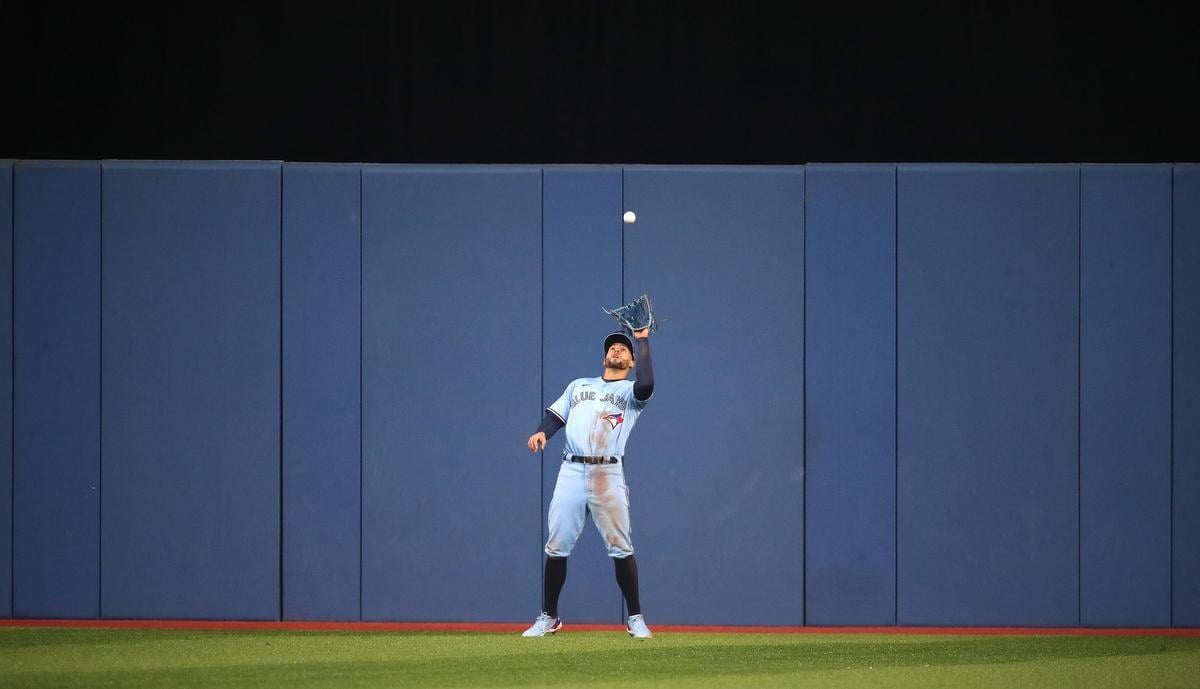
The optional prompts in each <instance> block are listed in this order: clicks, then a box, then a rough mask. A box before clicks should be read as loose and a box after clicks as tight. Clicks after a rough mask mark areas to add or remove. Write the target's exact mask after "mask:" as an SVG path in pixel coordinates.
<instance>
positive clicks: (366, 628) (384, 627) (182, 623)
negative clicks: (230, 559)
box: [0, 620, 1200, 637]
mask: <svg viewBox="0 0 1200 689" xmlns="http://www.w3.org/2000/svg"><path fill="white" fill-rule="evenodd" d="M527 626H528V625H527V624H526V623H518V622H250V621H239V620H0V627H76V628H101V629H209V630H226V631H240V630H251V631H305V632H496V633H512V632H520V631H522V630H524V629H525V628H526V627H527ZM651 628H652V629H653V630H654V631H655V632H674V633H680V634H692V633H715V634H738V633H742V634H948V635H956V636H1007V635H1013V636H1029V635H1037V634H1042V635H1057V636H1063V635H1065V636H1194V637H1200V628H1194V627H1188V628H1184V627H1176V628H1162V627H1158V628H1096V627H729V626H717V625H665V624H652V625H651ZM563 630H564V633H569V632H571V631H580V632H616V631H624V628H623V627H622V626H621V625H618V624H564V625H563Z"/></svg>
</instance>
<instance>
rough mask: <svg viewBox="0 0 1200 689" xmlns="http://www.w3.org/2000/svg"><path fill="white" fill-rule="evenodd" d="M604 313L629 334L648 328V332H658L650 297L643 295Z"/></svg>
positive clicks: (605, 310)
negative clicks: (615, 320)
mask: <svg viewBox="0 0 1200 689" xmlns="http://www.w3.org/2000/svg"><path fill="white" fill-rule="evenodd" d="M601 308H604V307H601ZM604 313H607V314H608V315H610V316H612V317H613V318H615V319H617V322H618V323H620V324H621V327H623V328H625V329H626V330H628V331H629V332H630V333H631V334H632V333H634V332H637V331H638V330H645V329H646V328H649V329H650V332H654V331H655V330H658V321H656V320H654V308H653V307H652V306H651V305H650V297H649V296H647V295H645V294H643V295H642V296H640V297H638V298H637V299H634V300H633V301H631V302H629V303H628V304H626V305H624V306H618V307H617V308H615V309H613V310H611V311H610V310H608V309H604Z"/></svg>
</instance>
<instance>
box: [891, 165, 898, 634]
mask: <svg viewBox="0 0 1200 689" xmlns="http://www.w3.org/2000/svg"><path fill="white" fill-rule="evenodd" d="M892 624H900V166H899V165H896V166H894V167H893V168H892Z"/></svg>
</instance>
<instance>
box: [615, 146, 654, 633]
mask: <svg viewBox="0 0 1200 689" xmlns="http://www.w3.org/2000/svg"><path fill="white" fill-rule="evenodd" d="M617 210H618V212H620V213H621V224H620V225H618V227H620V228H621V301H619V302H617V303H619V304H624V303H625V227H626V225H625V166H624V165H622V166H621V207H620V208H619V209H617ZM652 363H653V362H652ZM617 598H619V599H620V600H621V606H620V612H621V614H620V616H619V617H618V618H617V620H618V621H619V622H621V623H622V624H623V623H624V622H625V615H626V613H628V612H629V611H628V610H626V609H625V596H624V594H619V595H618V596H617Z"/></svg>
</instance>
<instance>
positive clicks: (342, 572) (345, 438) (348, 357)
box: [283, 164, 361, 620]
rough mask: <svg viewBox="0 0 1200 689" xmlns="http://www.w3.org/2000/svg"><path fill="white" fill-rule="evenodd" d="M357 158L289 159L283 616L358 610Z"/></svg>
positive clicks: (339, 616) (351, 614)
mask: <svg viewBox="0 0 1200 689" xmlns="http://www.w3.org/2000/svg"><path fill="white" fill-rule="evenodd" d="M360 176H361V171H360V168H359V166H357V165H292V164H288V165H285V166H284V168H283V616H284V618H285V619H289V620H357V619H358V618H359V613H360V610H359V605H360V600H359V578H360V570H359V557H360V537H359V519H360V517H361V514H360V508H361V499H360V498H361V496H360V488H361V486H360V480H361V476H360V468H361V466H360V464H361V457H360V449H361V442H360V436H359V431H360V415H359V406H360V387H359V374H360V367H359V350H360V339H359V335H360V330H361V328H360V318H359V316H360V309H359V306H360V302H359V288H360V275H359V260H360V255H359V225H360V218H361V214H360V212H359V200H360V199H359V197H360V189H359V179H360Z"/></svg>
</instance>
